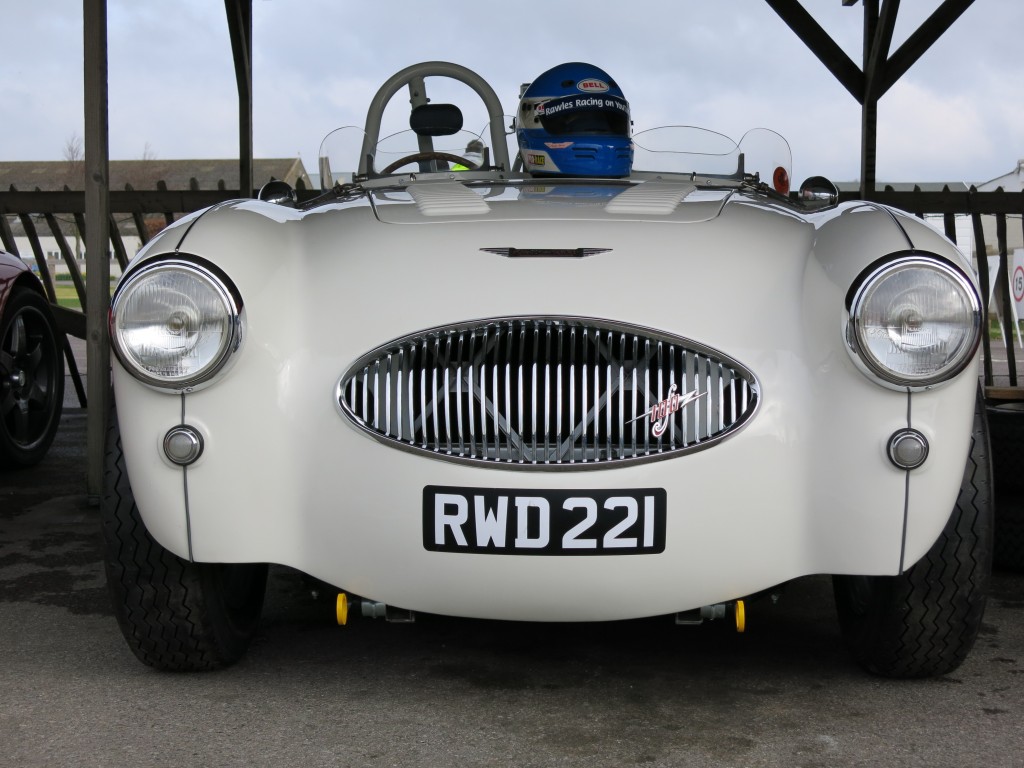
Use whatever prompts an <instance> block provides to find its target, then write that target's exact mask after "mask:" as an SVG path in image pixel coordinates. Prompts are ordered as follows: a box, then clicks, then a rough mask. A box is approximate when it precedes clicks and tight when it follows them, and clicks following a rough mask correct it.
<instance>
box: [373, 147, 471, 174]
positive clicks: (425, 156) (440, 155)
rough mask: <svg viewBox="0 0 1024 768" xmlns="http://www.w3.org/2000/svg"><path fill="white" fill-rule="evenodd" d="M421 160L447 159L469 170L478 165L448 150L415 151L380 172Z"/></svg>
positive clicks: (386, 171) (393, 169)
mask: <svg viewBox="0 0 1024 768" xmlns="http://www.w3.org/2000/svg"><path fill="white" fill-rule="evenodd" d="M421 160H447V161H448V162H449V163H457V164H458V165H464V166H466V167H467V168H469V169H471V170H472V169H475V168H477V167H478V166H477V164H476V163H474V162H473V161H472V160H467V159H466V158H464V157H459V156H458V155H453V154H451V153H450V152H417V153H416V154H414V155H406V156H405V157H400V158H398V159H397V160H395V162H393V163H391V165H389V166H388V167H387V168H385V169H384V170H383V171H381V173H382V174H385V173H392V172H394V171H395V169H397V168H401V167H402V166H403V165H407V164H408V163H416V162H420V161H421Z"/></svg>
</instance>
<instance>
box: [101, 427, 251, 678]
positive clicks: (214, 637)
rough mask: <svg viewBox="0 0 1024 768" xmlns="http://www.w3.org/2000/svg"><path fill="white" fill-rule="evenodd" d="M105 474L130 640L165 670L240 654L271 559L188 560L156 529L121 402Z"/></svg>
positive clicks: (194, 667) (107, 535)
mask: <svg viewBox="0 0 1024 768" xmlns="http://www.w3.org/2000/svg"><path fill="white" fill-rule="evenodd" d="M103 475H104V480H103V497H102V500H101V503H100V517H101V519H102V523H103V537H104V540H105V542H106V550H105V553H104V554H105V557H104V561H105V562H104V565H105V568H106V574H107V586H108V588H109V591H110V597H111V600H112V603H113V608H114V614H115V615H116V616H117V621H118V624H119V625H120V627H121V632H122V634H123V635H124V638H125V640H126V641H127V643H128V647H129V648H131V650H132V652H133V653H134V654H135V655H136V656H137V657H138V658H139V660H140V661H142V662H143V663H144V664H148V665H149V666H151V667H155V668H156V669H162V670H170V671H179V672H191V671H201V670H211V669H219V668H221V667H226V666H228V665H230V664H233V663H234V662H236V661H238V660H239V659H240V658H241V657H242V655H243V654H244V653H245V651H246V649H247V648H248V647H249V643H250V641H251V640H252V638H253V636H254V635H255V634H256V630H257V628H258V625H259V618H260V613H261V612H262V609H263V596H264V592H265V590H266V584H267V566H266V565H264V564H223V563H195V562H189V561H188V560H184V559H182V558H180V557H178V556H177V555H175V554H174V553H172V552H170V551H168V550H167V549H165V548H164V547H162V546H160V544H158V543H157V541H156V540H155V539H154V538H153V537H152V536H150V534H149V532H148V531H147V530H146V526H145V524H144V523H143V522H142V517H141V516H140V514H139V508H138V506H136V504H135V495H134V494H133V493H132V488H131V483H130V482H129V479H128V473H127V471H126V468H125V461H124V451H123V449H122V447H121V433H120V430H119V428H118V425H117V412H116V410H115V409H111V412H110V418H109V421H108V424H107V441H106V455H105V461H104V471H103Z"/></svg>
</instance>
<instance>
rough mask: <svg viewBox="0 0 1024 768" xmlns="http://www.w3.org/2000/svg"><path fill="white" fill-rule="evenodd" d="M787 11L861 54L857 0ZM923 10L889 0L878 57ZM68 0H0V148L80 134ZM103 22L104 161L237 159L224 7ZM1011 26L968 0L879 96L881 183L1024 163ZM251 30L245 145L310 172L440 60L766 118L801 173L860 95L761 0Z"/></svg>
mask: <svg viewBox="0 0 1024 768" xmlns="http://www.w3.org/2000/svg"><path fill="white" fill-rule="evenodd" d="M803 5H804V7H805V8H807V9H808V11H810V12H811V13H812V15H813V16H814V17H815V18H816V19H817V20H818V22H819V23H820V24H821V25H822V26H823V27H824V28H825V29H826V30H827V31H828V32H829V33H830V34H831V35H832V37H833V38H834V39H835V40H836V41H837V42H838V43H839V45H840V46H841V47H842V48H843V49H844V50H845V51H846V52H847V54H848V55H849V56H850V57H851V58H852V59H853V60H854V61H855V62H857V63H858V64H859V63H860V61H861V53H860V51H861V46H862V32H861V26H862V21H863V9H862V8H861V6H860V5H859V4H858V5H856V6H854V7H849V8H846V7H843V6H842V3H841V0H803ZM938 5H939V0H904V2H903V3H902V4H901V7H900V15H899V23H898V24H897V28H896V35H895V39H894V41H893V48H892V50H895V49H896V48H897V47H898V46H899V44H900V43H902V42H903V41H904V40H905V39H906V38H907V36H908V35H909V34H910V33H911V32H912V31H913V30H914V29H916V28H917V27H918V26H919V25H920V24H921V22H922V21H923V20H924V19H925V18H927V16H928V15H929V14H930V13H931V12H932V11H933V10H934V9H935V8H936V7H937V6H938ZM81 8H82V5H81V2H80V0H33V1H32V2H23V0H0V19H2V20H3V27H4V30H5V31H4V35H3V53H2V55H0V104H2V105H3V107H4V114H3V120H2V122H0V159H5V160H59V159H61V158H62V156H63V150H64V146H65V145H66V143H67V141H68V139H69V138H70V137H72V136H73V135H76V134H77V135H79V136H80V135H81V134H82V131H83V129H82V124H83V121H82V103H83V97H82V76H81V63H82V21H81ZM108 23H109V57H110V63H109V68H110V86H109V90H110V92H109V103H110V151H111V157H112V158H114V159H137V158H141V157H142V156H143V155H144V154H148V155H150V156H156V157H159V158H164V159H171V158H189V157H204V158H208V157H235V156H237V152H238V138H237V131H238V129H237V92H236V90H235V81H234V72H233V69H232V63H231V50H230V42H229V39H228V32H227V23H226V21H225V15H224V5H223V3H222V2H219V0H160V1H159V2H158V1H157V0H108ZM1021 30H1024V2H1021V1H1020V0H976V2H975V3H974V5H973V6H972V7H971V8H970V9H968V11H967V12H966V13H965V14H964V15H963V16H962V17H961V18H960V19H959V21H958V22H957V23H956V24H955V25H954V26H953V27H952V29H951V30H950V31H949V32H947V34H946V35H945V36H944V37H943V38H942V39H941V40H940V41H939V42H938V43H937V44H936V45H935V46H933V47H932V48H931V49H930V50H929V51H928V52H927V53H926V54H925V56H924V57H923V58H922V59H921V60H920V61H919V62H918V63H917V64H916V65H915V66H914V67H913V68H912V69H911V70H910V72H909V73H908V74H907V75H906V76H905V77H904V78H903V80H902V81H901V82H900V83H899V84H897V85H896V86H894V87H893V88H892V89H891V90H890V91H889V92H888V93H887V94H886V95H885V97H884V98H883V99H882V101H881V102H880V105H879V146H878V178H879V179H880V180H891V181H910V180H913V181H938V180H941V181H968V182H981V181H987V180H988V179H991V178H994V177H996V176H1000V175H1002V174H1003V173H1007V172H1009V171H1011V170H1013V168H1014V167H1015V166H1016V163H1017V160H1018V159H1020V158H1024V99H1022V95H1024V93H1022V92H1024V85H1022V84H1024V59H1022V57H1021V56H1020V34H1021ZM253 37H254V44H253V50H254V54H253V59H254V61H253V81H254V83H253V89H254V108H253V112H254V142H255V154H256V155H257V156H259V157H288V156H295V155H296V154H298V155H301V157H302V159H303V162H304V163H305V165H306V169H307V170H308V171H315V169H316V156H317V153H318V148H319V144H320V140H321V139H322V138H323V136H324V135H325V134H326V133H328V132H329V131H330V130H332V129H333V128H336V127H339V126H342V125H362V123H363V120H364V118H365V113H366V107H367V104H368V101H369V99H370V97H371V96H372V94H373V93H374V92H375V91H376V89H377V87H378V86H379V85H380V84H381V83H382V82H383V81H384V80H386V79H387V78H388V77H389V76H390V75H391V74H393V73H394V72H395V71H397V70H399V69H401V68H403V67H405V66H407V65H409V64H412V63H415V62H417V61H426V60H433V59H440V60H446V61H454V62H456V63H459V64H463V65H466V66H468V67H470V68H471V69H474V70H476V71H477V72H478V73H480V74H481V75H482V76H483V77H484V78H485V79H486V80H488V81H489V82H490V83H491V85H492V86H493V87H494V89H495V90H496V91H497V93H498V95H499V97H500V98H501V99H502V103H503V106H504V107H505V111H506V112H508V113H511V112H512V111H513V110H514V107H515V104H516V101H517V95H518V89H519V84H520V83H521V82H524V81H528V80H530V79H531V78H532V77H533V76H534V75H536V74H539V73H540V72H542V71H544V70H545V69H547V68H549V67H551V66H553V65H554V64H557V63H559V62H562V61H573V60H582V61H589V62H592V63H594V64H597V65H598V66H600V67H602V68H604V69H605V70H606V71H608V72H609V73H610V74H611V75H612V76H613V77H614V78H615V79H616V80H617V81H618V82H619V84H620V85H621V86H622V88H623V90H624V92H625V94H626V97H627V98H628V100H629V102H630V105H631V109H632V114H633V120H634V123H635V125H636V128H637V129H643V128H650V127H654V126H657V125H665V124H693V125H701V126H704V127H707V128H712V129H714V130H717V131H720V132H722V133H725V134H728V135H730V136H733V137H735V138H739V137H740V136H741V135H742V134H743V133H744V132H745V131H746V130H747V129H748V128H753V127H758V126H764V127H769V128H772V129H774V130H776V131H778V132H779V133H781V134H782V135H783V136H785V137H786V138H787V139H789V142H790V144H791V146H792V150H793V160H794V174H793V175H794V177H795V178H796V179H798V180H800V179H803V178H805V177H806V176H808V175H812V174H822V175H826V176H829V177H831V178H833V179H835V180H843V181H845V180H851V179H855V178H857V176H858V172H859V131H860V121H859V116H860V109H859V106H858V104H857V103H856V101H855V100H854V99H853V97H852V96H850V95H849V94H848V93H847V92H846V91H845V90H844V89H843V87H842V86H840V85H839V84H838V82H836V81H835V79H834V78H833V77H832V76H831V74H829V73H828V71H827V70H826V69H825V67H824V66H823V65H822V64H820V63H819V62H818V60H817V59H816V58H814V56H812V55H811V54H810V53H809V52H808V51H807V50H806V48H805V47H804V46H803V44H802V43H800V41H799V40H798V39H797V38H796V36H795V35H794V34H793V33H792V32H791V31H790V30H789V28H788V27H787V26H786V25H785V24H784V23H783V22H782V20H781V19H779V17H778V16H776V15H775V13H774V12H773V11H771V10H770V9H769V8H768V6H767V5H766V4H765V3H764V1H763V0H719V1H717V2H709V1H708V0H629V2H621V3H615V4H612V3H606V2H597V0H590V1H589V2H580V1H578V0H517V2H512V3H498V2H494V0H475V2H470V1H469V0H436V1H434V2H427V1H426V0H377V1H376V2H355V1H354V0H254V3H253ZM467 111H468V110H467ZM394 114H395V115H397V107H396V110H395V111H394ZM474 119H475V118H474V116H473V115H472V114H468V115H467V120H466V123H467V128H472V127H473V126H474V122H473V121H474ZM395 121H396V122H395V123H394V130H399V129H400V127H401V126H399V124H398V122H397V117H395ZM385 127H386V128H387V127H388V126H387V124H386V125H385ZM480 127H481V128H482V127H483V125H482V121H481V125H480Z"/></svg>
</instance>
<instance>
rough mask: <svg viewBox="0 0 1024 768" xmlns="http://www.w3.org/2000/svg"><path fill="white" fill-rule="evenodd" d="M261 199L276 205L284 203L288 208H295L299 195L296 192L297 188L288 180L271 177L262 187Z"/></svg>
mask: <svg viewBox="0 0 1024 768" xmlns="http://www.w3.org/2000/svg"><path fill="white" fill-rule="evenodd" d="M259 199H260V200H262V201H264V202H265V203H274V204H276V205H284V206H287V207H288V208H294V207H295V203H296V201H297V200H298V196H297V195H296V194H295V190H294V189H292V187H291V184H289V183H288V182H286V181H280V180H279V179H271V180H270V181H268V182H267V183H266V184H264V185H263V186H262V187H260V194H259Z"/></svg>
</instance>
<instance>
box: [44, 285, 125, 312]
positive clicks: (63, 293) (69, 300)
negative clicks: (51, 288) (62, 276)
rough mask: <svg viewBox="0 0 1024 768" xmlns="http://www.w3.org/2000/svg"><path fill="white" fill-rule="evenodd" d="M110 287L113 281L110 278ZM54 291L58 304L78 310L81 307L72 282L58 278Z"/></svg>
mask: <svg viewBox="0 0 1024 768" xmlns="http://www.w3.org/2000/svg"><path fill="white" fill-rule="evenodd" d="M110 287H111V289H113V287H114V281H113V280H111V282H110ZM56 291H57V304H59V305H60V306H62V307H67V308H68V309H78V310H80V309H81V308H82V304H81V302H80V301H79V300H78V293H77V292H76V291H75V286H74V283H70V282H65V281H63V280H58V281H57V282H56Z"/></svg>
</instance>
